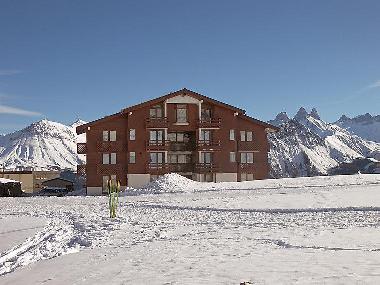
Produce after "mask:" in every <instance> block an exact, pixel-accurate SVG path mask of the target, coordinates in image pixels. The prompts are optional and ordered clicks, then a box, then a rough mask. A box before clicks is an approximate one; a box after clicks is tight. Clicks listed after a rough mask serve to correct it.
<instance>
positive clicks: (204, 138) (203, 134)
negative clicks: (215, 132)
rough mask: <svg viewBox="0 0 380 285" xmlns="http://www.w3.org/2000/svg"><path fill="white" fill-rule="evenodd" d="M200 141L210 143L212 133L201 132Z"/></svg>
mask: <svg viewBox="0 0 380 285" xmlns="http://www.w3.org/2000/svg"><path fill="white" fill-rule="evenodd" d="M199 139H200V140H201V141H210V139H211V131H209V130H201V131H200V133H199Z"/></svg>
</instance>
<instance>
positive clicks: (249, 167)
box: [239, 163, 255, 173]
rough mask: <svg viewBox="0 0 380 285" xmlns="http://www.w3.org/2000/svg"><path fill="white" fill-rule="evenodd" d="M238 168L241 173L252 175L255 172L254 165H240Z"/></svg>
mask: <svg viewBox="0 0 380 285" xmlns="http://www.w3.org/2000/svg"><path fill="white" fill-rule="evenodd" d="M239 168H240V171H241V172H248V173H252V172H253V171H254V170H255V164H254V163H240V165H239Z"/></svg>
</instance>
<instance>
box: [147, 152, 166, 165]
mask: <svg viewBox="0 0 380 285" xmlns="http://www.w3.org/2000/svg"><path fill="white" fill-rule="evenodd" d="M149 158H150V159H149V162H150V164H153V165H154V164H156V165H158V164H163V163H164V153H163V152H151V153H150V154H149Z"/></svg>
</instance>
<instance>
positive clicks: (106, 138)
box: [103, 131, 109, 142]
mask: <svg viewBox="0 0 380 285" xmlns="http://www.w3.org/2000/svg"><path fill="white" fill-rule="evenodd" d="M103 141H104V142H108V141H109V131H103Z"/></svg>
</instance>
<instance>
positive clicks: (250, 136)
mask: <svg viewBox="0 0 380 285" xmlns="http://www.w3.org/2000/svg"><path fill="white" fill-rule="evenodd" d="M245 135H246V138H245V140H246V141H247V142H251V141H253V133H252V131H246V133H245Z"/></svg>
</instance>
